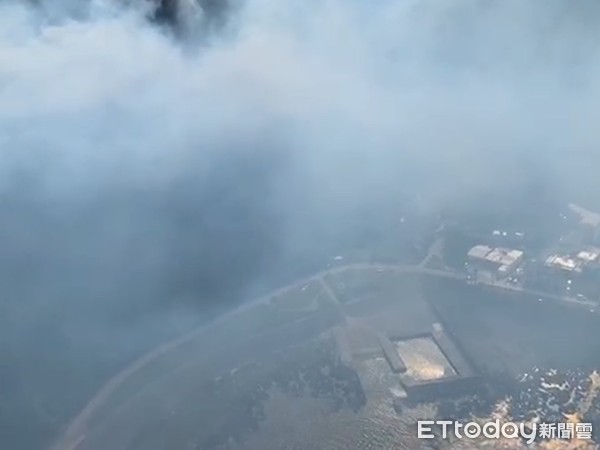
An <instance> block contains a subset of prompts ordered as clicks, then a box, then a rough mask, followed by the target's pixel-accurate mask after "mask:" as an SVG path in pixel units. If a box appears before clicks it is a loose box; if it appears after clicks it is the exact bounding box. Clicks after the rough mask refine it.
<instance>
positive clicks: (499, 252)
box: [467, 245, 524, 281]
mask: <svg viewBox="0 0 600 450" xmlns="http://www.w3.org/2000/svg"><path fill="white" fill-rule="evenodd" d="M467 259H468V262H467V266H468V271H469V272H471V273H475V274H477V276H478V278H485V277H489V278H490V280H489V281H495V280H499V279H504V278H506V277H508V276H510V275H511V274H512V273H513V272H515V270H516V269H517V268H518V267H519V266H520V265H521V264H522V263H523V259H524V253H523V252H522V251H521V250H515V249H508V248H503V247H496V248H492V247H489V246H487V245H476V246H475V247H473V248H472V249H471V250H469V253H468V254H467Z"/></svg>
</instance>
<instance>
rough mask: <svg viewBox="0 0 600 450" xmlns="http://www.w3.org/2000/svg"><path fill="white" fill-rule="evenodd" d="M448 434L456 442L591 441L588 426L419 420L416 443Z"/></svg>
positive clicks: (590, 430) (445, 436) (446, 436)
mask: <svg viewBox="0 0 600 450" xmlns="http://www.w3.org/2000/svg"><path fill="white" fill-rule="evenodd" d="M450 434H452V435H453V436H455V437H456V438H457V439H463V438H467V439H477V438H481V437H484V438H487V439H501V438H502V439H522V440H523V441H525V442H526V443H527V444H532V443H533V442H534V441H535V440H536V438H538V439H591V438H592V424H590V423H577V424H575V423H531V424H527V425H526V424H524V423H515V422H504V423H501V422H500V420H495V421H492V422H485V423H478V422H467V423H463V422H458V421H454V420H419V421H418V422H417V438H418V439H434V438H436V437H441V438H442V439H447V438H448V436H449V435H450Z"/></svg>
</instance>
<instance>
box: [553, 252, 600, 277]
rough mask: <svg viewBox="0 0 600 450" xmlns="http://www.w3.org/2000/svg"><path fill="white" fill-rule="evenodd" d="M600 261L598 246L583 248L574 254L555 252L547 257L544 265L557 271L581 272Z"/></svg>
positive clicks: (566, 272)
mask: <svg viewBox="0 0 600 450" xmlns="http://www.w3.org/2000/svg"><path fill="white" fill-rule="evenodd" d="M599 263H600V250H599V249H597V248H589V249H587V250H581V251H579V252H578V253H576V254H574V255H560V254H555V255H551V256H549V257H548V258H546V261H545V262H544V265H545V266H546V267H547V268H549V269H554V270H555V271H556V272H562V273H565V274H568V273H575V274H577V273H581V272H583V270H584V269H586V268H589V267H591V266H595V265H598V264H599Z"/></svg>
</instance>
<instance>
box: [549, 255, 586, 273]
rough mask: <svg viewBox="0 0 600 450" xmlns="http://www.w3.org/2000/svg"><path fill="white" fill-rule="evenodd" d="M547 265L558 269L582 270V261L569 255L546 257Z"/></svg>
mask: <svg viewBox="0 0 600 450" xmlns="http://www.w3.org/2000/svg"><path fill="white" fill-rule="evenodd" d="M546 266H548V267H555V268H557V269H562V270H567V271H570V272H580V271H581V261H577V260H575V259H574V258H570V257H569V256H561V255H552V256H549V257H548V258H547V259H546Z"/></svg>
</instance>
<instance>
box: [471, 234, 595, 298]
mask: <svg viewBox="0 0 600 450" xmlns="http://www.w3.org/2000/svg"><path fill="white" fill-rule="evenodd" d="M525 265H527V267H525ZM466 268H467V279H468V280H471V281H473V282H483V283H498V282H502V283H509V284H518V285H524V284H525V285H528V286H532V287H535V288H540V289H543V290H548V291H550V292H555V293H560V294H561V295H567V296H570V297H579V298H587V297H589V296H593V297H594V298H595V297H597V296H598V295H600V283H599V280H600V248H596V247H588V248H586V249H578V250H576V251H573V252H567V253H553V254H550V255H548V256H546V257H544V258H541V259H540V260H536V259H527V260H526V258H525V253H524V252H523V251H522V250H517V249H511V248H504V247H492V246H489V245H476V246H475V247H473V248H471V249H470V250H469V252H468V254H467V262H466Z"/></svg>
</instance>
